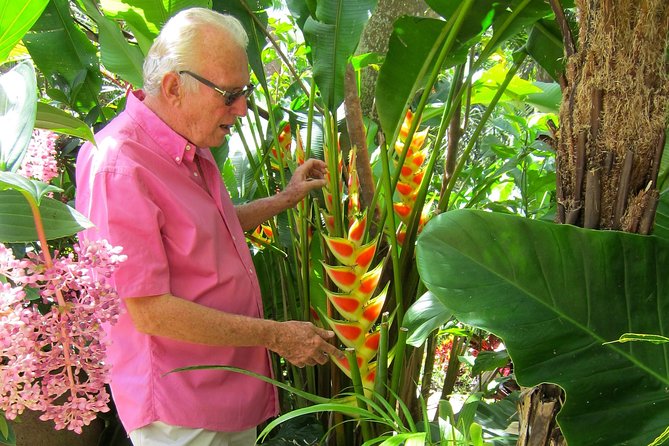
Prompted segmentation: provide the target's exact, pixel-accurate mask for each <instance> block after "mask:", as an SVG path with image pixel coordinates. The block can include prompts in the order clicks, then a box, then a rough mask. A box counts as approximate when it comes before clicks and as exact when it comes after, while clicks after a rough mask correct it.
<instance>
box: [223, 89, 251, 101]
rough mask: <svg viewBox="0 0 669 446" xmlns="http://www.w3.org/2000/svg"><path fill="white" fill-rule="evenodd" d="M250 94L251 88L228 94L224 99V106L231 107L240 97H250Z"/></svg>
mask: <svg viewBox="0 0 669 446" xmlns="http://www.w3.org/2000/svg"><path fill="white" fill-rule="evenodd" d="M252 92H253V87H245V88H243V89H241V90H239V91H235V92H234V93H229V94H228V96H227V97H226V99H225V104H226V105H232V104H233V103H234V102H235V101H236V100H237V99H239V98H240V97H242V96H244V97H245V98H248V97H249V96H251V93H252Z"/></svg>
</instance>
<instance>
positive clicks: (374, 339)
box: [365, 331, 381, 351]
mask: <svg viewBox="0 0 669 446" xmlns="http://www.w3.org/2000/svg"><path fill="white" fill-rule="evenodd" d="M380 339H381V332H380V331H375V332H374V333H370V334H368V335H367V337H366V338H365V348H368V349H370V350H374V351H376V350H378V349H379V340H380Z"/></svg>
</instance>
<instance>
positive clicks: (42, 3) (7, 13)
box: [0, 0, 49, 63]
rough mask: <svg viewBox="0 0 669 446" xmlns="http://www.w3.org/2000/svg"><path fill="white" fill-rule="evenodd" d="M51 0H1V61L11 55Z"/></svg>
mask: <svg viewBox="0 0 669 446" xmlns="http://www.w3.org/2000/svg"><path fill="white" fill-rule="evenodd" d="M47 3H49V0H32V1H29V2H25V1H24V2H17V1H16V0H0V11H2V14H0V63H2V62H4V61H5V59H7V57H8V56H9V54H10V52H11V51H12V48H14V46H15V45H16V44H17V43H19V41H20V40H21V37H23V35H24V34H25V33H26V32H27V31H28V30H29V29H30V27H31V26H33V23H35V21H36V20H37V19H38V18H39V16H40V15H41V14H42V11H44V8H45V7H46V5H47Z"/></svg>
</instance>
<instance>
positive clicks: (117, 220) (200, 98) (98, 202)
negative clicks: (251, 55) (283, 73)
mask: <svg viewBox="0 0 669 446" xmlns="http://www.w3.org/2000/svg"><path fill="white" fill-rule="evenodd" d="M247 40H248V39H247V36H246V33H245V32H244V30H243V28H242V27H241V25H240V24H239V22H238V21H237V20H235V19H234V18H232V17H230V16H225V15H221V14H218V13H216V12H213V11H210V10H207V9H202V8H193V9H189V10H185V11H182V12H180V13H179V14H177V15H176V16H174V17H173V18H172V19H170V20H169V21H168V22H167V24H166V25H165V27H164V28H163V30H162V31H161V33H160V35H159V36H158V37H157V39H156V41H155V42H154V44H153V46H152V47H151V50H150V51H149V54H148V56H147V58H146V61H145V63H144V80H145V85H144V88H145V90H144V91H135V92H132V93H130V94H129V95H128V98H127V103H126V108H125V111H123V112H122V113H121V114H120V115H119V116H118V117H117V118H116V119H114V120H113V121H112V122H110V123H109V124H108V125H107V126H106V127H105V128H104V129H103V130H102V131H101V132H99V133H98V134H97V135H96V140H97V143H98V147H97V148H96V147H93V146H91V145H85V146H84V147H83V148H82V150H81V152H80V154H79V158H78V160H77V185H78V189H77V208H78V209H79V210H80V211H81V212H83V213H84V214H85V215H87V216H88V217H89V218H90V219H91V220H92V221H93V222H94V223H95V225H96V227H95V228H93V229H91V230H88V231H86V232H84V233H82V237H84V238H106V239H108V240H109V241H110V242H111V243H112V244H114V245H121V246H123V248H124V254H126V255H127V256H128V260H127V261H126V262H125V263H124V264H123V265H122V266H121V267H120V268H119V269H118V271H117V272H116V273H115V276H114V280H115V284H116V287H117V289H118V293H119V295H120V296H121V297H122V299H123V303H124V304H125V307H126V309H127V312H125V313H124V314H123V315H122V316H121V317H120V319H119V321H118V323H117V324H115V325H114V326H113V327H110V329H109V335H110V339H111V345H110V347H109V351H108V361H109V364H110V365H111V388H112V394H113V396H114V400H115V403H116V406H117V408H118V412H119V414H120V417H121V420H122V422H123V424H124V426H125V428H126V430H127V431H128V432H129V433H130V437H131V439H132V441H133V443H134V444H135V445H142V446H153V445H192V446H195V445H198V446H199V445H210V446H214V445H217V446H218V445H228V444H239V445H252V444H254V441H255V435H256V430H255V428H256V426H257V425H258V424H260V423H261V422H263V421H264V420H266V419H267V418H269V417H271V416H274V415H275V414H276V413H277V395H276V391H275V389H274V388H273V387H272V386H271V385H268V384H266V383H264V382H263V381H261V380H258V379H255V378H251V377H248V376H246V375H242V374H237V373H232V372H223V371H220V370H219V371H217V370H198V371H188V372H182V373H172V374H167V375H166V373H167V372H170V371H171V370H173V369H175V368H178V367H186V366H192V365H199V364H225V365H230V366H235V367H239V368H243V369H247V370H251V371H254V372H256V373H260V374H263V375H266V376H269V375H270V374H271V369H270V361H269V353H268V350H271V351H274V352H276V353H278V354H280V355H282V356H283V357H284V358H286V359H287V360H288V361H290V362H292V363H293V364H296V365H297V366H300V367H302V366H304V365H315V364H323V363H324V362H325V361H326V360H327V358H328V355H329V354H333V355H337V356H341V353H340V352H339V351H338V350H337V349H336V348H335V347H334V346H333V345H331V344H330V343H328V342H327V339H329V338H331V337H332V336H333V333H332V332H329V331H326V330H322V329H320V328H318V327H315V326H314V325H312V324H310V323H308V322H298V321H288V322H276V321H271V320H266V319H263V318H262V316H263V314H262V302H261V296H260V290H259V286H258V281H257V277H256V273H255V270H254V267H253V263H252V261H251V256H250V253H249V250H248V247H247V245H246V242H245V237H244V233H243V231H244V230H249V229H252V228H255V227H256V226H257V225H258V224H260V223H262V222H263V221H265V220H267V219H269V218H271V217H272V216H274V215H276V214H278V213H280V212H282V211H284V210H286V209H288V208H289V207H292V206H294V205H295V204H297V203H298V202H299V201H300V200H302V199H303V198H304V197H305V196H306V195H307V194H308V193H309V191H310V190H313V189H315V188H320V187H322V186H323V185H324V184H325V180H324V179H323V177H324V174H325V172H326V167H325V163H323V162H322V161H319V160H313V159H312V160H308V161H307V162H306V163H305V164H304V165H302V166H301V167H300V168H298V169H297V170H296V171H295V173H294V175H293V177H292V178H291V180H290V182H289V184H288V185H287V187H286V188H285V190H284V191H282V192H280V193H278V194H277V195H274V196H272V197H269V198H265V199H261V200H257V201H254V202H252V203H248V204H245V205H242V206H237V207H234V206H233V204H232V202H231V200H230V197H229V195H228V193H227V191H226V189H225V186H224V185H223V184H222V182H221V177H220V173H219V171H218V169H217V167H216V164H215V162H214V159H213V157H212V155H211V153H210V150H209V147H216V146H219V145H220V144H221V143H222V142H223V141H224V139H225V137H226V135H228V134H229V133H230V129H231V127H232V126H233V124H234V122H235V120H236V119H237V118H238V117H242V116H245V115H246V112H247V104H246V98H247V97H248V95H249V94H250V93H251V91H252V89H253V87H252V86H251V85H250V84H249V72H248V61H247V56H246V51H245V48H246V45H247Z"/></svg>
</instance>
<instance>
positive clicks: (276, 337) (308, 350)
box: [267, 321, 344, 367]
mask: <svg viewBox="0 0 669 446" xmlns="http://www.w3.org/2000/svg"><path fill="white" fill-rule="evenodd" d="M273 328H274V330H273V331H274V333H273V336H271V341H270V343H269V345H268V346H267V347H268V348H269V349H270V350H272V351H274V352H276V353H278V354H279V355H281V356H283V357H284V358H285V359H286V360H287V361H289V362H291V363H293V364H295V365H296V366H298V367H304V366H305V365H316V364H325V363H326V362H327V361H328V359H329V355H334V356H336V357H338V358H343V357H344V354H343V353H342V352H341V351H340V350H338V349H337V348H336V347H335V346H334V345H332V344H330V343H329V342H327V340H328V339H332V338H333V337H334V332H332V331H328V330H323V329H322V328H318V327H316V326H315V325H314V324H312V323H311V322H300V321H287V322H277V323H276V325H275V326H274V327H273Z"/></svg>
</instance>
